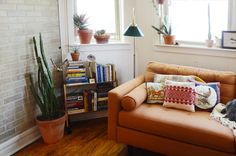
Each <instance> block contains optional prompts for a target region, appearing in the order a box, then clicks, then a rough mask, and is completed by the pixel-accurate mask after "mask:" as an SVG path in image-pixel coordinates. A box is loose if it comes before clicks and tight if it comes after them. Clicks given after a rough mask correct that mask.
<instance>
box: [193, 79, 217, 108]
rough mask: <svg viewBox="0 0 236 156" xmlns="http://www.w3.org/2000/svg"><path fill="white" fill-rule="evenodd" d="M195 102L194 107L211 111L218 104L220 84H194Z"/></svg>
mask: <svg viewBox="0 0 236 156" xmlns="http://www.w3.org/2000/svg"><path fill="white" fill-rule="evenodd" d="M195 92H196V101H195V105H196V106H197V107H198V108H201V109H205V110H208V109H211V108H213V107H214V106H215V105H216V104H217V103H219V102H220V83H219V82H211V83H200V82H196V87H195Z"/></svg>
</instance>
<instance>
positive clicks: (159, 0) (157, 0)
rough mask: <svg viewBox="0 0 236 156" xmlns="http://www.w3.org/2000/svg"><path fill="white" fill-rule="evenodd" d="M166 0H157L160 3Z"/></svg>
mask: <svg viewBox="0 0 236 156" xmlns="http://www.w3.org/2000/svg"><path fill="white" fill-rule="evenodd" d="M164 1H165V0H156V2H157V3H158V4H161V5H162V4H163V3H164Z"/></svg>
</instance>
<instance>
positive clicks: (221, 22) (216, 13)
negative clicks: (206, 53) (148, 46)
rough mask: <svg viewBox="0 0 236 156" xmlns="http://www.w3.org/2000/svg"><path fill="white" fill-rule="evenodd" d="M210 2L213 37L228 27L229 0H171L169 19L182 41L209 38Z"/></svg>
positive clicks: (174, 31)
mask: <svg viewBox="0 0 236 156" xmlns="http://www.w3.org/2000/svg"><path fill="white" fill-rule="evenodd" d="M208 4H209V8H210V9H209V11H210V21H211V34H212V39H213V40H214V39H215V37H218V38H220V37H221V31H222V30H227V27H228V0H170V2H169V7H168V9H169V19H170V22H171V26H172V30H173V34H174V35H176V39H177V40H180V41H192V42H204V41H205V40H206V39H208Z"/></svg>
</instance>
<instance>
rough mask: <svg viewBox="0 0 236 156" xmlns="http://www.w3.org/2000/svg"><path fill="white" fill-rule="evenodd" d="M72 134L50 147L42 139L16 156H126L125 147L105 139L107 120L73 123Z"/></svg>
mask: <svg viewBox="0 0 236 156" xmlns="http://www.w3.org/2000/svg"><path fill="white" fill-rule="evenodd" d="M72 130H73V131H72V134H65V136H64V138H63V139H62V140H61V141H60V142H58V143H56V144H52V145H46V144H44V143H43V140H42V139H39V140H37V141H36V142H34V143H32V144H31V145H29V146H27V147H26V148H24V149H22V150H20V151H19V152H17V153H16V154H15V155H16V156H127V147H126V145H124V144H118V143H116V142H115V141H112V140H108V139H107V118H100V119H93V120H87V121H80V122H73V123H72Z"/></svg>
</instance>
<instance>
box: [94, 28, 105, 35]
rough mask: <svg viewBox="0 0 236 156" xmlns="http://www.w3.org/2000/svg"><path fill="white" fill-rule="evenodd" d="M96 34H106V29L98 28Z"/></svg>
mask: <svg viewBox="0 0 236 156" xmlns="http://www.w3.org/2000/svg"><path fill="white" fill-rule="evenodd" d="M95 35H96V36H103V35H106V31H105V30H104V29H101V30H97V31H96V32H95Z"/></svg>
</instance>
